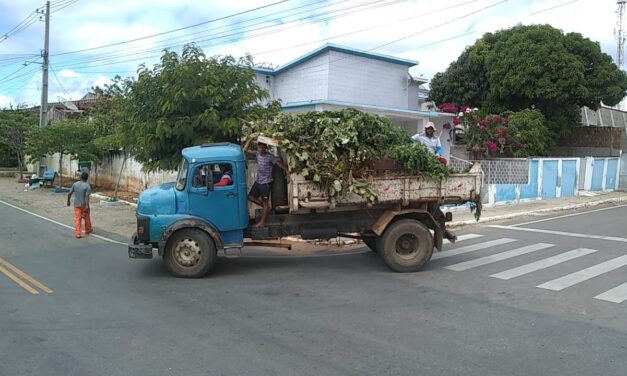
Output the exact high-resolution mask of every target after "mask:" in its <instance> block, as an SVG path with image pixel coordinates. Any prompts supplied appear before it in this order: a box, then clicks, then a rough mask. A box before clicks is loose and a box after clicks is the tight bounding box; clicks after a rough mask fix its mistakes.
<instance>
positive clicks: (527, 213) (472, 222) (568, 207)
mask: <svg viewBox="0 0 627 376" xmlns="http://www.w3.org/2000/svg"><path fill="white" fill-rule="evenodd" d="M624 202H627V197H616V198H609V199H605V200H598V201H591V202H583V203H581V204H570V205H564V206H557V207H554V208H544V209H538V210H534V211H525V212H519V213H511V214H503V215H495V216H493V217H485V218H484V217H482V218H481V219H480V220H479V221H475V220H467V221H457V222H455V221H454V222H451V223H449V224H448V225H447V227H450V228H455V227H463V226H469V225H475V224H481V223H486V222H497V221H502V220H506V219H513V218H516V217H522V216H532V217H533V216H540V215H543V214H547V213H552V212H559V211H566V210H574V209H582V208H589V207H595V206H599V205H603V204H614V203H624Z"/></svg>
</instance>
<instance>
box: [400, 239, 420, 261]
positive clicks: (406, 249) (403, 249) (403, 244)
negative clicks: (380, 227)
mask: <svg viewBox="0 0 627 376" xmlns="http://www.w3.org/2000/svg"><path fill="white" fill-rule="evenodd" d="M417 251H418V238H417V237H416V236H415V235H414V234H404V235H403V236H401V237H399V238H398V240H397V241H396V253H398V254H399V255H400V256H401V257H403V258H408V259H409V258H412V257H413V255H414V254H415V253H416V252H417Z"/></svg>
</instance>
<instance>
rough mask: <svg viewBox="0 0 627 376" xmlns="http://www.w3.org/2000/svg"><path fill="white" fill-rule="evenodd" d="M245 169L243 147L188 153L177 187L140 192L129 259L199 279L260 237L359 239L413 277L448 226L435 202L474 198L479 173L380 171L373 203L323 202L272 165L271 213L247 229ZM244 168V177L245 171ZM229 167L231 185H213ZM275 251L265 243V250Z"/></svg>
mask: <svg viewBox="0 0 627 376" xmlns="http://www.w3.org/2000/svg"><path fill="white" fill-rule="evenodd" d="M250 162H251V165H250V166H247V160H246V158H245V156H244V152H243V150H242V148H241V147H240V146H239V145H235V144H229V143H219V144H210V145H202V146H194V147H189V148H186V149H184V150H183V151H182V160H181V163H180V165H179V168H178V176H177V178H176V181H174V182H171V183H166V184H161V185H158V186H154V187H151V188H149V189H147V190H145V191H144V192H142V193H141V194H140V196H139V201H138V203H137V214H136V215H137V230H136V233H135V234H134V235H133V237H132V239H131V242H130V244H129V245H128V255H129V257H130V258H140V259H150V258H152V257H153V253H154V251H155V250H156V252H157V254H158V255H159V256H162V257H163V261H164V262H165V265H166V267H167V269H168V271H169V272H170V273H171V274H172V275H174V276H177V277H188V278H198V277H203V276H205V275H206V274H207V273H208V272H209V271H210V270H211V268H212V267H213V265H214V264H215V262H216V260H217V258H218V257H219V256H228V255H233V254H236V255H237V254H239V255H241V254H242V249H244V252H245V246H247V245H251V244H257V245H259V242H260V241H264V240H274V239H279V238H281V237H285V236H293V235H299V236H301V237H302V238H303V239H329V238H334V237H337V236H346V237H355V238H359V239H362V240H363V242H364V243H365V244H366V245H367V246H368V247H369V248H371V249H372V250H373V251H375V252H377V253H378V254H379V255H380V256H381V258H382V259H383V260H384V262H385V263H386V264H387V265H388V266H389V267H390V269H392V270H394V271H397V272H414V271H418V270H420V268H421V267H422V266H423V265H424V264H425V263H427V262H428V261H429V260H430V258H431V255H432V253H433V250H434V248H437V249H438V250H441V249H442V242H443V239H444V238H448V239H449V240H451V241H455V235H454V234H453V233H452V232H450V231H448V230H447V229H446V222H447V221H450V220H452V215H451V213H447V214H446V215H445V214H443V213H442V211H441V210H440V205H445V204H462V203H465V202H468V201H471V202H476V201H478V200H479V193H480V192H479V190H480V187H481V169H480V166H479V165H478V164H476V165H475V166H473V167H472V168H471V169H470V171H469V172H468V173H464V174H452V175H450V176H449V177H448V178H447V179H445V180H443V181H441V182H436V181H432V180H427V179H424V178H423V177H421V176H420V175H404V174H398V173H392V174H389V173H385V172H383V173H381V174H380V175H376V176H375V177H374V178H373V180H372V187H373V188H374V189H375V190H376V191H377V192H378V201H377V202H376V203H374V204H372V203H369V202H367V201H366V200H365V199H363V198H362V197H360V196H358V195H354V194H350V195H344V196H338V197H328V195H327V194H326V193H324V192H322V191H321V190H320V189H319V187H318V186H317V185H316V184H314V183H313V182H312V181H311V180H308V179H305V178H304V177H303V176H301V175H299V174H292V175H291V176H290V177H289V179H286V178H285V176H284V175H283V172H282V171H281V170H280V169H278V168H276V171H274V177H275V179H274V183H273V185H272V192H271V203H272V211H271V213H270V214H269V215H268V218H267V220H266V225H265V226H264V227H261V228H255V227H252V225H251V218H250V215H251V214H252V215H253V217H254V214H255V210H249V204H248V202H247V193H248V188H249V186H250V184H251V183H252V177H254V173H253V170H254V169H255V167H256V166H254V161H250ZM248 169H250V172H249V173H247V170H248ZM226 171H228V172H230V173H231V174H232V182H231V184H229V185H220V186H218V184H217V183H216V182H217V181H219V180H220V177H221V176H222V174H224V173H225V172H226ZM268 245H271V244H268Z"/></svg>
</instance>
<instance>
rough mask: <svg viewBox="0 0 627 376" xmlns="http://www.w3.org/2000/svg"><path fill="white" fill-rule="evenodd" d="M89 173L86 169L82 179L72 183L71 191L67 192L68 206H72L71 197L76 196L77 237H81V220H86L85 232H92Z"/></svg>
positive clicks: (75, 221)
mask: <svg viewBox="0 0 627 376" xmlns="http://www.w3.org/2000/svg"><path fill="white" fill-rule="evenodd" d="M88 178H89V174H88V173H87V172H85V171H83V173H81V180H80V181H77V182H76V183H74V184H73V185H72V189H70V193H68V194H67V206H70V198H71V197H72V194H73V193H75V196H74V235H76V238H77V239H80V238H81V220H82V219H84V220H85V234H91V232H92V231H93V230H92V228H91V218H90V217H89V195H91V187H90V186H89V183H88V182H87V179H88Z"/></svg>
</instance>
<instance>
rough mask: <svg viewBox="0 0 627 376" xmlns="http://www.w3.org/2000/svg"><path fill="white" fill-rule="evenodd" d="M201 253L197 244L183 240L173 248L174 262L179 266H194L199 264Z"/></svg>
mask: <svg viewBox="0 0 627 376" xmlns="http://www.w3.org/2000/svg"><path fill="white" fill-rule="evenodd" d="M201 253H202V251H201V249H200V246H199V245H198V243H196V242H195V241H193V240H192V239H183V240H181V241H180V242H179V243H178V244H177V245H176V247H175V248H174V260H176V263H177V264H179V265H181V266H186V267H191V266H195V265H197V264H198V263H199V262H200V257H201Z"/></svg>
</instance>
